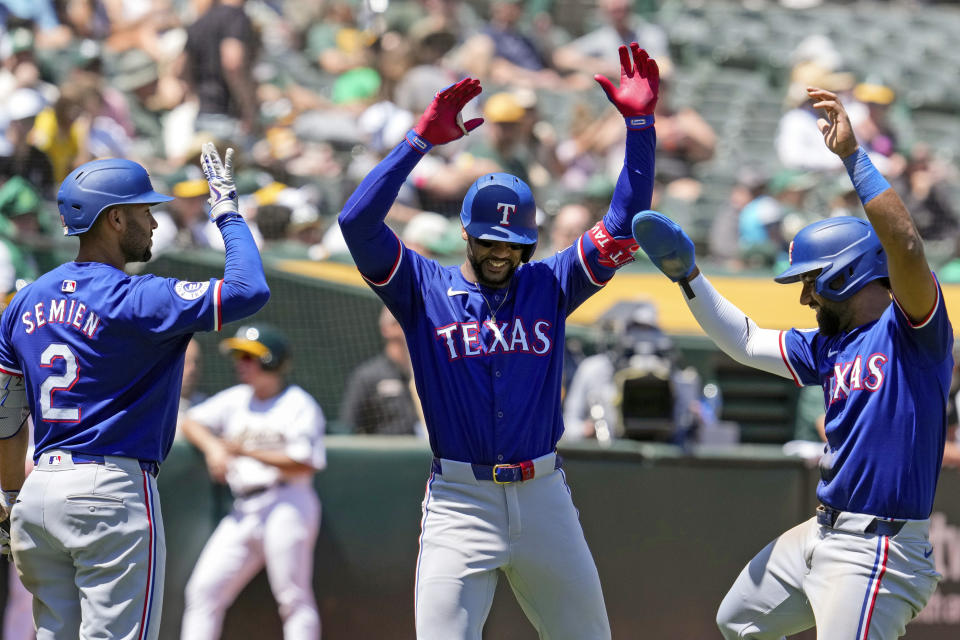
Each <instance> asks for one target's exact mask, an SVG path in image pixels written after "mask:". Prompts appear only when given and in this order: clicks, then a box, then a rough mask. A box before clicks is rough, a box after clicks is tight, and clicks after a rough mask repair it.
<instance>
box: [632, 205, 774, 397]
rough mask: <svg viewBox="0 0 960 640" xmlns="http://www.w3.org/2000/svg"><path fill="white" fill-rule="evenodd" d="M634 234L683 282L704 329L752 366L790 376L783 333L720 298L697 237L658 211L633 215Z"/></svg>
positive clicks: (728, 351)
mask: <svg viewBox="0 0 960 640" xmlns="http://www.w3.org/2000/svg"><path fill="white" fill-rule="evenodd" d="M632 226H633V237H634V239H635V240H636V241H637V244H638V245H640V248H641V249H643V250H644V252H645V253H646V254H647V257H648V258H650V261H651V262H653V264H654V265H655V266H656V267H657V268H658V269H660V271H662V272H663V274H664V275H666V276H667V277H668V278H670V279H671V280H672V281H674V282H677V283H679V284H680V287H681V288H682V289H683V293H684V300H686V303H687V307H689V309H690V312H691V313H692V314H693V317H694V318H696V319H697V322H698V323H699V324H700V327H701V328H702V329H703V330H704V332H705V333H706V334H707V335H708V336H709V337H710V339H711V340H713V341H714V342H715V343H716V344H717V346H718V347H720V348H721V349H722V350H723V351H724V352H725V353H726V354H727V355H729V356H730V357H731V358H733V359H734V360H736V361H738V362H740V363H742V364H745V365H747V366H750V367H755V368H757V369H761V370H763V371H767V372H770V373H773V374H775V375H778V376H782V377H784V378H791V377H792V376H791V374H790V371H789V369H788V368H787V365H786V364H785V363H784V361H783V358H782V356H781V355H780V332H779V331H774V330H772V329H760V328H759V327H757V325H756V323H755V322H754V321H753V320H751V319H750V318H748V317H747V316H746V314H745V313H743V311H741V310H740V309H738V308H737V307H736V306H734V305H733V304H731V303H730V301H729V300H727V299H726V298H724V297H723V296H721V295H720V294H719V293H718V292H717V290H716V289H714V288H713V285H712V284H710V281H709V280H707V278H706V277H705V276H704V275H703V274H701V273H700V269H699V268H698V267H697V263H696V256H695V254H694V248H693V241H692V240H690V237H689V236H688V235H687V234H686V233H685V232H684V230H683V229H682V228H681V227H680V225H678V224H677V223H676V222H674V221H673V220H671V219H670V218H668V217H666V216H665V215H663V214H661V213H657V212H656V211H641V212H640V213H638V214H637V215H635V216H634V217H633V225H632Z"/></svg>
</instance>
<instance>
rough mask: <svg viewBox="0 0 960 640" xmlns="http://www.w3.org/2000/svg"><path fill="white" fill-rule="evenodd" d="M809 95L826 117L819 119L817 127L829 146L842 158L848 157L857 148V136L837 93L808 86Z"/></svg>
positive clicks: (815, 106) (814, 106)
mask: <svg viewBox="0 0 960 640" xmlns="http://www.w3.org/2000/svg"><path fill="white" fill-rule="evenodd" d="M807 95H809V96H810V98H812V99H813V100H815V102H814V105H813V108H814V109H822V110H823V112H824V115H825V117H822V118H818V119H817V127H818V128H819V129H820V133H822V134H823V141H824V142H825V143H826V145H827V148H828V149H830V151H833V152H834V153H835V154H837V155H838V156H840V157H841V158H846V157H847V156H849V155H850V154H851V153H853V152H855V151H856V150H857V146H858V145H857V137H856V135H854V133H853V125H852V124H850V117H849V116H848V115H847V110H846V109H844V108H843V104H841V103H840V100H838V99H837V94H835V93H832V92H830V91H827V90H825V89H818V88H816V87H807Z"/></svg>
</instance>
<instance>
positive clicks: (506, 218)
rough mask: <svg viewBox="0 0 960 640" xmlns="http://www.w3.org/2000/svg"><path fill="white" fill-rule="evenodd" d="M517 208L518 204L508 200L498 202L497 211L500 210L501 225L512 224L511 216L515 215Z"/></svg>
mask: <svg viewBox="0 0 960 640" xmlns="http://www.w3.org/2000/svg"><path fill="white" fill-rule="evenodd" d="M516 210H517V205H515V204H507V203H506V202H498V203H497V211H499V212H500V225H501V226H504V227H509V226H510V216H512V215H513V212H514V211H516Z"/></svg>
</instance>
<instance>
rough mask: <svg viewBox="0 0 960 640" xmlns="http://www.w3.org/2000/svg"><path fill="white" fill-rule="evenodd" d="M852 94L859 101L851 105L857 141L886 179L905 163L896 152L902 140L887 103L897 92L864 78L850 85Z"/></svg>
mask: <svg viewBox="0 0 960 640" xmlns="http://www.w3.org/2000/svg"><path fill="white" fill-rule="evenodd" d="M853 97H854V98H855V99H856V100H857V102H859V105H856V104H854V105H851V106H852V107H853V108H854V115H853V116H851V118H852V119H851V121H852V122H853V128H854V132H855V133H856V134H857V142H859V143H860V146H861V147H863V149H864V151H866V152H867V153H868V154H869V155H870V160H871V161H872V162H873V164H874V165H875V166H876V167H877V170H878V171H879V172H880V173H882V174H884V175H885V176H887V177H888V178H889V177H891V176H898V175H900V174H901V173H902V172H903V169H904V164H905V163H906V160H905V159H904V157H903V155H902V154H901V153H900V150H901V149H902V148H903V146H904V140H902V136H901V135H900V134H899V133H898V131H897V127H896V125H895V124H894V123H893V121H892V119H891V106H892V105H893V102H894V100H895V99H896V97H897V94H896V93H895V92H894V90H893V89H891V88H890V87H888V86H886V85H885V84H881V83H880V82H879V81H876V80H874V81H870V80H868V81H867V82H861V83H860V84H858V85H856V86H855V87H854V88H853ZM857 107H859V109H857ZM857 111H860V113H859V114H858V113H857Z"/></svg>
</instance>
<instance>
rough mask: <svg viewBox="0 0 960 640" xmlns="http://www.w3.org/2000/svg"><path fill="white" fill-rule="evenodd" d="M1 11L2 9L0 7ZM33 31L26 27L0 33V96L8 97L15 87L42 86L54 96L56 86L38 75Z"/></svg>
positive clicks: (31, 87) (38, 66)
mask: <svg viewBox="0 0 960 640" xmlns="http://www.w3.org/2000/svg"><path fill="white" fill-rule="evenodd" d="M0 11H2V9H0ZM33 44H34V38H33V31H31V30H30V29H28V28H27V27H17V28H14V29H11V30H10V31H8V32H7V33H6V34H0V60H2V63H0V96H4V97H5V99H6V97H9V96H11V95H12V94H13V92H14V91H15V90H17V89H24V88H30V89H40V88H43V89H44V91H43V93H44V99H45V100H46V99H47V96H46V93H47V92H50V96H51V97H56V87H54V86H53V85H47V84H46V83H45V82H44V81H43V80H42V78H41V77H40V64H39V63H38V62H37V59H36V55H35V54H34V50H33Z"/></svg>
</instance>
